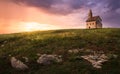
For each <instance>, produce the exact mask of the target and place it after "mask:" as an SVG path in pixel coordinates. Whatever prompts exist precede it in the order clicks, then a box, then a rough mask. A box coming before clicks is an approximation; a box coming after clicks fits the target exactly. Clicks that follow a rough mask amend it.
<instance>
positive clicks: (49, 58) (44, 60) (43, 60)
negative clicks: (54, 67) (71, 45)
mask: <svg viewBox="0 0 120 74" xmlns="http://www.w3.org/2000/svg"><path fill="white" fill-rule="evenodd" d="M52 62H56V63H59V62H62V58H61V56H57V55H47V54H43V55H41V56H40V57H39V58H38V60H37V63H39V64H43V65H48V64H51V63H52Z"/></svg>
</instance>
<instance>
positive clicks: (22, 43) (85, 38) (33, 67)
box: [0, 28, 120, 74]
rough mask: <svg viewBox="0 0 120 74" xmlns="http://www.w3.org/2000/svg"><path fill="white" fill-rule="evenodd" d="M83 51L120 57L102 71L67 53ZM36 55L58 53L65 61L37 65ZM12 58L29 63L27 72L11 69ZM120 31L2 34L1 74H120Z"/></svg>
mask: <svg viewBox="0 0 120 74" xmlns="http://www.w3.org/2000/svg"><path fill="white" fill-rule="evenodd" d="M76 48H84V49H91V50H100V51H101V50H102V51H104V52H105V53H107V54H109V53H114V54H117V55H118V58H116V59H111V60H109V61H108V62H105V64H104V65H103V68H102V69H95V68H93V67H92V65H91V64H90V63H89V62H87V61H86V60H83V59H78V60H77V59H74V57H76V56H78V55H85V54H86V52H83V53H79V54H75V55H74V54H72V55H71V54H68V53H67V51H68V50H69V49H76ZM37 53H41V54H44V53H45V54H58V55H62V56H63V60H64V61H63V62H62V63H60V64H53V65H49V66H41V65H38V64H37V63H36V59H37V58H38V57H37V55H36V54H37ZM9 55H12V56H15V57H17V58H19V59H21V57H23V56H26V57H28V58H29V59H30V60H29V61H30V62H29V63H27V65H28V66H29V67H30V69H29V70H27V71H18V70H15V69H13V68H12V67H11V65H10V57H9ZM119 59H120V29H119V28H118V29H110V28H106V29H90V30H89V29H70V30H51V31H36V32H24V33H16V34H1V35H0V74H120V71H119V69H120V60H119Z"/></svg>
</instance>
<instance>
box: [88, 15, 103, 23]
mask: <svg viewBox="0 0 120 74" xmlns="http://www.w3.org/2000/svg"><path fill="white" fill-rule="evenodd" d="M98 19H100V20H101V21H102V19H101V18H100V16H94V17H92V18H88V19H87V20H86V22H91V21H97V20H98Z"/></svg>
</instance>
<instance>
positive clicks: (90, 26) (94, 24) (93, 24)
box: [86, 21, 97, 29]
mask: <svg viewBox="0 0 120 74" xmlns="http://www.w3.org/2000/svg"><path fill="white" fill-rule="evenodd" d="M86 28H87V29H90V28H97V25H96V21H92V22H87V23H86Z"/></svg>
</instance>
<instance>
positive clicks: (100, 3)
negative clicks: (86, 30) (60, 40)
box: [6, 0, 120, 27]
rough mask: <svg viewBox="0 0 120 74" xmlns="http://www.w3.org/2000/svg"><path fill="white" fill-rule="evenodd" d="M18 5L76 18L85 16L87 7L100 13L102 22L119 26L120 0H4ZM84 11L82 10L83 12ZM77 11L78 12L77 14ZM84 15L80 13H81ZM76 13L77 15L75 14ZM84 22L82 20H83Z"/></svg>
mask: <svg viewBox="0 0 120 74" xmlns="http://www.w3.org/2000/svg"><path fill="white" fill-rule="evenodd" d="M6 1H10V2H13V3H15V4H18V5H25V6H28V7H35V8H37V9H39V10H43V11H46V13H50V14H53V15H60V16H66V17H67V16H69V15H73V14H74V15H73V16H72V17H73V18H76V17H77V16H80V17H79V18H78V17H77V19H84V20H85V18H87V13H88V10H89V9H92V10H93V13H94V15H100V16H101V17H102V19H103V23H106V24H108V25H110V24H112V26H113V27H116V26H119V27H120V25H119V24H120V22H119V19H120V12H119V11H120V0H6ZM83 11H84V12H83ZM78 13H79V14H78ZM83 13H84V14H86V15H82V14H83ZM75 14H77V15H75ZM83 22H84V21H83Z"/></svg>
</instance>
